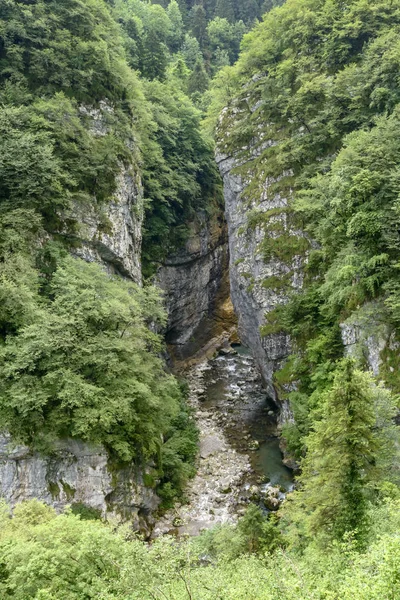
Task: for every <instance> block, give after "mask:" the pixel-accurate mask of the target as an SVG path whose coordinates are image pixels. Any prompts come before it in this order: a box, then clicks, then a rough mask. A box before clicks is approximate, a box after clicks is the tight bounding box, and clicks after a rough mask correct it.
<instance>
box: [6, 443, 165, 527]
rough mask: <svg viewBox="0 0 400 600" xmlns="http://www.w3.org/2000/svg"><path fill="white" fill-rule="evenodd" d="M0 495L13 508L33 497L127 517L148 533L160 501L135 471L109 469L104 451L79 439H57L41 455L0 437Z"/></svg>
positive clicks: (140, 473)
mask: <svg viewBox="0 0 400 600" xmlns="http://www.w3.org/2000/svg"><path fill="white" fill-rule="evenodd" d="M0 482H1V495H2V497H4V498H5V500H6V501H7V502H8V503H9V504H10V506H12V507H13V506H14V505H15V504H16V503H17V502H20V501H21V500H31V499H33V498H37V499H38V500H41V501H43V502H46V503H47V504H51V505H52V506H54V508H55V509H56V510H62V509H63V508H65V506H66V505H72V507H83V506H84V507H86V508H89V509H92V510H93V511H96V512H97V514H98V515H99V516H100V515H101V516H103V517H110V516H114V517H117V518H122V519H124V518H128V517H129V519H130V521H131V522H132V524H133V527H134V528H136V529H140V530H141V531H143V532H149V531H150V528H151V526H152V524H153V518H152V515H153V514H154V511H155V509H156V508H157V506H158V505H159V502H160V501H159V499H158V497H157V496H156V494H155V493H154V491H153V490H152V489H151V488H148V487H146V486H145V485H144V483H143V473H142V472H141V471H139V470H138V469H135V468H134V467H132V468H129V469H124V470H119V471H117V470H111V469H110V467H109V465H108V458H107V454H106V452H105V450H104V449H103V448H101V447H95V446H90V445H88V444H84V443H83V442H79V441H77V440H65V441H60V442H59V443H58V444H57V447H56V449H55V451H54V452H53V454H52V455H51V456H48V457H43V456H40V455H38V454H37V453H33V452H31V451H30V450H29V448H26V447H24V446H16V447H15V446H12V445H10V439H8V438H6V437H1V438H0Z"/></svg>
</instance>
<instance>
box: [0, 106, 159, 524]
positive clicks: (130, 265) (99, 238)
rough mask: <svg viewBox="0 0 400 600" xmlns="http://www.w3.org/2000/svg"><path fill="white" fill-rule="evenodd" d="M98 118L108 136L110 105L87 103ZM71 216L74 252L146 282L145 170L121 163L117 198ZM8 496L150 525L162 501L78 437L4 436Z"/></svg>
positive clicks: (0, 461) (96, 128)
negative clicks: (24, 440)
mask: <svg viewBox="0 0 400 600" xmlns="http://www.w3.org/2000/svg"><path fill="white" fill-rule="evenodd" d="M81 110H82V112H83V113H84V114H85V116H89V117H90V118H91V122H92V130H93V132H94V133H95V135H103V134H104V132H105V128H104V119H103V113H104V111H107V110H110V109H109V108H108V107H107V105H106V104H104V103H103V105H102V106H101V107H100V109H88V108H82V109H81ZM68 217H70V218H72V219H74V220H75V221H77V223H78V225H79V229H78V233H77V235H76V236H75V237H73V238H72V239H71V242H72V244H71V247H72V249H71V252H72V253H73V254H74V255H76V256H79V257H80V258H83V259H84V260H87V261H89V262H93V261H96V262H98V263H100V264H102V265H104V266H105V268H106V269H107V271H108V272H110V273H113V274H117V275H120V276H123V277H128V278H130V279H132V280H133V281H135V282H136V283H139V284H140V283H141V280H142V276H141V260H140V255H141V241H142V222H143V194H142V186H141V178H140V173H139V171H138V170H137V168H135V166H134V165H121V171H120V173H119V174H118V176H117V177H116V185H115V193H114V196H113V198H112V200H111V201H110V202H109V203H108V204H107V205H103V206H101V207H99V206H97V205H96V202H95V199H93V203H90V204H89V203H86V204H85V203H82V204H80V205H75V206H74V207H72V210H71V211H70V214H69V215H68ZM0 495H1V496H2V497H4V498H5V499H6V500H7V502H9V503H10V505H11V506H14V505H15V504H16V503H17V502H18V501H21V500H28V499H32V498H38V499H39V500H42V501H44V502H46V503H48V504H51V505H53V506H54V507H55V508H56V509H58V510H61V509H62V508H63V507H64V506H65V505H66V504H71V503H82V504H85V505H86V506H89V507H91V508H94V509H98V510H99V511H101V513H102V514H103V515H104V516H105V515H109V514H118V515H119V516H121V517H122V518H124V519H129V520H131V521H132V522H133V524H134V526H135V527H137V528H140V529H141V530H142V531H148V530H149V527H150V526H151V524H152V513H154V511H155V509H156V508H157V506H158V504H159V499H158V497H157V496H156V494H155V492H154V491H153V489H150V488H147V487H146V486H145V485H144V482H143V472H141V471H139V470H138V469H136V468H135V467H134V466H132V467H131V468H129V469H123V470H119V471H115V470H113V469H110V465H109V464H108V460H107V454H106V452H105V450H104V449H103V448H95V447H91V446H88V445H87V444H84V443H82V442H79V441H76V440H68V441H59V443H58V445H57V447H56V449H55V452H54V454H53V455H52V456H51V457H43V456H40V455H38V454H35V453H31V452H30V450H29V449H28V448H25V447H17V448H15V447H13V445H12V444H10V440H9V439H8V438H5V437H1V438H0Z"/></svg>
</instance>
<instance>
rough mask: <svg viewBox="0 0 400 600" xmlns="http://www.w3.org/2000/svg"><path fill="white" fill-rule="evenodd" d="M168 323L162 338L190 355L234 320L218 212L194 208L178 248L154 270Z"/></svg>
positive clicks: (176, 353) (177, 353)
mask: <svg viewBox="0 0 400 600" xmlns="http://www.w3.org/2000/svg"><path fill="white" fill-rule="evenodd" d="M157 279H158V285H159V286H160V287H161V289H163V290H164V292H165V305H166V308H167V312H168V324H167V328H166V332H165V339H166V341H167V344H168V346H169V349H170V352H171V354H172V356H173V358H174V359H175V360H177V361H180V360H184V359H187V358H189V357H193V356H194V355H195V354H196V353H197V352H199V351H200V350H201V349H202V348H204V347H205V346H207V344H208V342H209V341H210V340H212V339H213V338H218V337H219V336H220V335H221V334H222V333H223V332H224V331H227V330H229V329H231V328H232V327H233V326H234V325H235V321H236V318H235V314H234V312H233V310H232V307H231V305H230V290H229V257H228V237H227V227H226V223H225V221H224V219H223V217H222V215H214V216H213V217H207V216H206V215H205V214H199V215H198V218H197V219H196V220H195V221H194V222H193V223H192V224H191V231H190V235H189V238H188V241H187V243H186V245H185V247H184V248H182V250H180V251H179V252H177V253H176V254H174V255H173V256H170V257H168V259H167V260H166V262H165V265H164V266H163V267H162V268H161V269H160V270H159V273H158V278H157Z"/></svg>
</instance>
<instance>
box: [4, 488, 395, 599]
mask: <svg viewBox="0 0 400 600" xmlns="http://www.w3.org/2000/svg"><path fill="white" fill-rule="evenodd" d="M399 508H400V506H399V500H398V498H397V499H396V498H390V496H388V494H385V497H384V498H382V504H381V506H380V507H379V508H378V509H374V511H373V512H372V513H371V519H372V520H373V521H374V522H375V523H376V532H375V533H374V535H373V537H372V539H371V541H370V544H369V546H368V549H367V550H366V551H365V552H358V551H356V549H355V547H354V544H353V543H352V541H351V539H350V540H343V541H342V542H340V543H334V544H332V546H331V549H330V552H329V555H328V554H327V552H326V551H325V550H323V551H321V550H319V549H318V548H316V547H310V548H309V549H308V550H307V551H306V552H305V553H304V555H303V556H299V555H297V554H295V553H294V552H292V551H290V550H284V549H279V548H278V549H277V550H276V551H275V553H274V554H273V555H272V556H271V555H270V554H269V555H268V556H267V557H264V556H263V554H262V553H261V554H258V555H257V554H253V555H247V554H243V553H242V554H240V555H239V554H237V553H235V552H232V554H230V550H234V547H235V539H236V540H237V539H238V533H237V529H238V528H232V527H228V526H225V527H224V528H219V529H216V530H215V531H214V532H206V533H205V534H203V535H202V536H200V538H198V539H197V540H194V541H190V540H188V541H181V542H179V541H177V540H175V539H172V538H168V537H164V538H161V539H158V540H156V541H154V542H153V543H152V544H144V543H143V542H142V541H140V540H138V539H135V537H133V536H132V533H131V532H130V531H129V529H127V528H119V529H116V528H115V527H114V528H111V527H110V526H108V525H107V524H105V523H102V522H100V521H96V520H81V519H80V518H79V517H77V516H75V515H73V514H71V513H66V514H63V515H58V516H56V515H55V513H54V511H53V510H52V509H49V508H48V507H45V506H44V505H42V504H40V503H38V502H37V501H33V502H29V503H24V504H22V505H20V506H18V507H17V508H16V510H15V513H14V518H12V519H10V516H9V512H8V509H7V507H6V506H5V505H4V504H3V505H2V506H1V507H0V509H1V510H0V522H1V528H0V594H1V595H2V596H4V597H5V598H12V599H13V600H38V599H39V598H40V599H46V600H49V599H50V598H57V600H82V598H101V599H104V600H126V599H127V598H129V599H132V600H154V599H157V600H161V598H164V600H165V598H169V599H171V600H172V599H173V600H187V598H188V597H190V596H191V597H192V598H202V599H204V600H215V598H220V599H221V600H293V598H298V599H299V600H310V599H311V598H312V599H314V598H315V599H320V598H332V599H340V600H341V599H342V598H344V599H345V600H352V599H353V598H357V600H358V599H360V600H378V599H379V598H388V599H390V600H394V599H395V598H397V596H398V594H399V592H400V589H399V584H398V563H399V559H400V546H399V540H398V528H399V514H400V511H399ZM239 527H240V523H239ZM378 532H379V533H378ZM212 538H214V541H213V544H211V542H210V540H211V539H212ZM217 540H218V542H217ZM211 550H212V554H211V553H210V552H211ZM205 551H206V552H208V554H205V553H204V552H205Z"/></svg>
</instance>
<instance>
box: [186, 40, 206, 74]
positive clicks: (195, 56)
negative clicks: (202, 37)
mask: <svg viewBox="0 0 400 600" xmlns="http://www.w3.org/2000/svg"><path fill="white" fill-rule="evenodd" d="M182 56H183V59H184V61H185V63H186V64H187V66H188V67H189V69H194V66H195V64H196V62H197V61H198V60H202V59H203V55H202V53H201V48H200V44H199V42H198V41H197V39H196V38H195V37H193V36H191V35H189V34H188V33H187V34H186V35H185V39H184V42H183V45H182Z"/></svg>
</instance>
